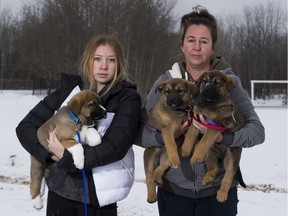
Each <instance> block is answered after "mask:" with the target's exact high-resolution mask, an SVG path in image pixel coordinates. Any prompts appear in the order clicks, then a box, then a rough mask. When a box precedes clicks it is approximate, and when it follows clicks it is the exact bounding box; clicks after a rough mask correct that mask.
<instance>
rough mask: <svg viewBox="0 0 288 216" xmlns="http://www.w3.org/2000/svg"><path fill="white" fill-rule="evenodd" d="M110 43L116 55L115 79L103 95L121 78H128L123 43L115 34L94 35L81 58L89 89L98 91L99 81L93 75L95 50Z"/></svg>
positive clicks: (85, 80)
mask: <svg viewBox="0 0 288 216" xmlns="http://www.w3.org/2000/svg"><path fill="white" fill-rule="evenodd" d="M102 45H109V46H110V47H111V48H112V49H113V51H114V52H115V56H116V69H115V70H116V71H115V74H114V77H113V80H112V81H111V82H110V84H109V87H108V88H107V89H106V91H105V92H104V93H103V94H102V95H101V96H103V95H105V94H106V93H107V92H109V90H110V89H111V88H112V87H113V86H114V85H115V83H117V82H118V81H119V80H122V79H125V78H126V69H125V60H124V52H123V48H122V45H121V43H120V41H119V40H118V38H117V37H115V36H113V35H98V36H96V37H93V38H92V39H91V40H90V41H89V42H88V44H87V45H86V48H85V50H84V53H83V55H82V58H81V63H80V65H81V67H82V68H81V69H82V75H83V79H84V82H85V83H86V85H87V86H88V89H89V90H92V91H96V89H97V83H96V81H95V79H94V77H93V58H94V55H95V51H96V49H97V48H98V47H99V46H102Z"/></svg>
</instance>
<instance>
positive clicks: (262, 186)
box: [0, 91, 288, 216]
mask: <svg viewBox="0 0 288 216" xmlns="http://www.w3.org/2000/svg"><path fill="white" fill-rule="evenodd" d="M42 98H43V96H39V95H38V96H37V95H36V96H34V95H31V91H27V92H23V91H21V92H15V91H11V92H9V91H8V92H7V91H4V92H0V107H1V112H0V119H1V124H0V129H1V130H0V138H1V142H0V146H1V156H0V194H1V195H0V209H1V210H0V215H3V216H4V215H9V216H18V215H21V216H40V215H41V216H43V215H45V211H46V209H45V207H44V208H43V209H42V210H40V211H37V210H35V209H34V208H33V207H32V205H31V200H30V194H29V166H30V158H29V155H28V153H27V152H26V151H25V150H24V149H23V148H22V146H21V145H20V143H19V141H18V139H17V137H16V134H15V128H16V126H17V124H18V123H19V122H20V121H21V119H22V118H23V117H24V116H25V115H26V114H27V113H28V111H29V110H30V109H31V108H32V107H33V106H34V105H36V104H37V103H38V102H39V100H41V99H42ZM256 111H257V113H258V115H259V116H260V118H261V120H262V122H263V124H264V126H265V129H266V140H265V143H264V144H262V145H259V146H255V147H253V148H250V149H244V150H243V153H242V159H241V169H242V173H243V177H244V180H245V182H246V183H247V184H248V189H245V190H244V189H242V188H239V199H240V202H239V205H238V212H239V213H238V215H240V216H252V215H255V216H257V215H261V216H286V215H287V170H288V169H287V120H288V119H287V107H286V108H285V107H282V108H279V107H269V108H267V107H266V108H265V107H257V108H256ZM134 150H135V158H136V161H135V164H136V179H135V183H134V185H133V188H132V190H131V192H130V194H129V196H128V197H127V198H126V199H125V200H123V201H121V202H119V203H118V209H119V211H118V212H119V216H148V215H149V216H150V215H152V216H156V215H158V212H157V204H148V203H147V202H146V185H145V181H144V179H145V175H144V168H143V161H142V153H143V149H142V148H140V147H137V146H135V147H134ZM46 195H47V193H46V194H45V197H44V199H45V200H44V203H45V204H46Z"/></svg>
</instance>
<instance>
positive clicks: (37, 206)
mask: <svg viewBox="0 0 288 216" xmlns="http://www.w3.org/2000/svg"><path fill="white" fill-rule="evenodd" d="M32 205H33V208H35V209H37V210H40V209H42V208H43V206H44V205H43V201H42V199H41V197H40V195H38V196H36V197H35V198H34V199H32Z"/></svg>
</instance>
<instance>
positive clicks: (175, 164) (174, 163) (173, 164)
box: [169, 157, 180, 169]
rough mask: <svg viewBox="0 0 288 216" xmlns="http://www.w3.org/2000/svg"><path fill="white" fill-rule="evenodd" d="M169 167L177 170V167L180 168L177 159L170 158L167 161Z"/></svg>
mask: <svg viewBox="0 0 288 216" xmlns="http://www.w3.org/2000/svg"><path fill="white" fill-rule="evenodd" d="M169 165H170V167H172V168H175V169H176V168H178V166H180V160H179V157H175V158H171V159H170V160H169Z"/></svg>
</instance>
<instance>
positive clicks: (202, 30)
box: [141, 6, 265, 216]
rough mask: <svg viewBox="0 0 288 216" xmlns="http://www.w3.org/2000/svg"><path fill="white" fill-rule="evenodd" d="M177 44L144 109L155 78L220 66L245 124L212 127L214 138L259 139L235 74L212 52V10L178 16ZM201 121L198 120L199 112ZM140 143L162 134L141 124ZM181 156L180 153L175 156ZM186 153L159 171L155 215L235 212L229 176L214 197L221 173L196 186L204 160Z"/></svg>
mask: <svg viewBox="0 0 288 216" xmlns="http://www.w3.org/2000/svg"><path fill="white" fill-rule="evenodd" d="M180 36H181V49H182V52H183V54H184V57H185V62H183V63H175V64H174V65H173V67H172V69H171V70H169V71H167V72H166V73H165V74H163V75H161V76H160V77H159V78H158V80H157V81H156V82H155V83H154V85H153V88H152V89H151V91H150V93H149V94H148V96H147V100H146V104H145V109H146V112H148V111H149V110H151V109H152V108H153V106H154V105H155V103H156V101H157V100H159V93H158V92H157V91H155V88H156V86H158V85H159V83H161V82H163V81H166V80H168V79H171V78H174V77H180V78H183V79H186V80H189V81H190V82H196V81H197V79H198V78H199V77H200V76H201V75H202V74H203V73H205V72H207V71H209V70H222V71H223V72H224V73H226V74H228V75H230V76H231V77H232V78H233V79H234V80H235V82H236V88H235V89H234V90H233V91H232V92H231V97H232V99H233V102H234V103H235V105H236V106H237V107H238V109H239V111H240V112H241V114H242V115H243V116H244V118H245V126H244V127H243V128H242V129H240V130H238V131H236V132H235V133H221V132H218V137H217V142H221V143H223V144H226V145H229V146H230V147H236V146H237V147H252V146H254V145H256V144H260V143H262V142H264V138H265V135H264V127H263V125H262V124H261V122H260V120H259V118H258V116H257V114H256V112H255V111H254V107H253V105H252V103H251V101H250V99H249V98H248V95H247V93H246V92H245V91H244V89H243V88H242V85H241V82H240V80H239V78H238V77H237V76H236V75H235V74H234V73H233V72H232V70H231V67H230V65H229V64H227V63H226V62H225V60H224V59H223V58H221V57H213V51H214V47H215V43H216V41H217V24H216V20H215V18H214V16H213V15H211V14H210V13H209V12H208V11H207V10H206V9H205V8H203V7H201V6H196V7H194V8H193V9H192V12H191V13H189V14H186V15H184V16H183V17H182V20H181V28H180ZM201 121H202V122H204V120H203V116H202V118H201ZM193 124H194V125H195V126H196V127H197V128H198V129H199V130H200V132H201V133H204V132H205V130H206V127H205V126H203V125H202V124H200V123H197V122H196V121H194V122H193ZM185 130H187V123H184V124H183V125H182V127H181V128H179V130H178V131H177V132H176V134H175V138H179V139H177V141H178V144H179V145H180V144H182V141H183V139H181V138H183V136H182V137H181V136H180V135H183V133H184V131H185ZM141 145H142V146H143V147H145V148H147V147H153V146H158V147H159V146H163V139H162V135H161V133H159V132H155V131H150V130H149V129H148V128H146V127H144V128H143V132H142V143H141ZM180 157H181V156H180ZM189 160H190V157H186V158H182V157H181V167H178V168H177V169H173V168H171V169H169V170H168V171H167V173H166V174H165V176H164V185H163V186H162V187H159V188H158V192H157V196H158V208H159V214H160V216H175V215H181V216H186V215H187V216H196V215H197V216H211V215H213V216H225V215H227V216H233V215H236V214H237V203H238V198H237V188H236V185H237V181H236V180H235V181H234V182H233V184H232V187H231V189H230V191H229V194H228V200H227V201H226V202H224V203H219V202H218V201H217V200H216V192H217V190H218V189H219V185H220V183H221V179H222V177H223V174H224V172H223V171H224V170H223V164H222V169H221V170H222V171H220V172H219V173H218V175H217V176H216V177H215V179H214V181H213V182H212V183H210V184H208V185H207V186H202V183H201V181H202V178H203V176H204V175H205V173H206V170H205V165H204V164H199V163H197V164H192V165H191V164H190V163H189Z"/></svg>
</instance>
